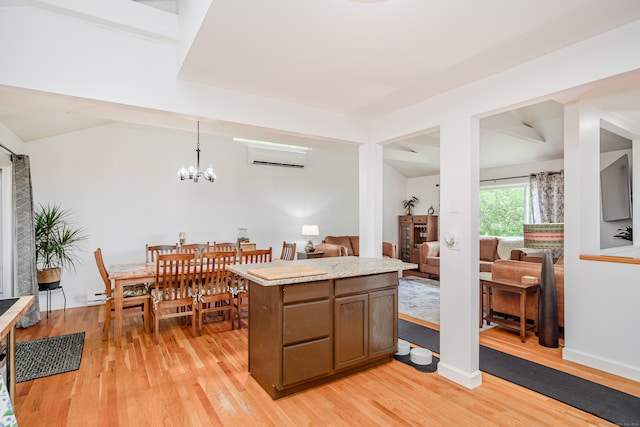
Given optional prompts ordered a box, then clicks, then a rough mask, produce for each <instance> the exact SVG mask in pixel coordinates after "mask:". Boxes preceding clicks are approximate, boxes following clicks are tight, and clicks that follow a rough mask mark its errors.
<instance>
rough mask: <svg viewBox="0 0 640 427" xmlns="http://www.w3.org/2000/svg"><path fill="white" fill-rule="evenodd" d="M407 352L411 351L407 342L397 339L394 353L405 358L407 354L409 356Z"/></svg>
mask: <svg viewBox="0 0 640 427" xmlns="http://www.w3.org/2000/svg"><path fill="white" fill-rule="evenodd" d="M409 351H411V346H410V345H409V342H408V341H405V340H400V339H399V340H398V351H397V352H396V354H397V355H398V356H406V355H407V354H409Z"/></svg>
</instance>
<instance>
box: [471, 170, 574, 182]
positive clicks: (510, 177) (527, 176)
mask: <svg viewBox="0 0 640 427" xmlns="http://www.w3.org/2000/svg"><path fill="white" fill-rule="evenodd" d="M561 172H562V171H558V172H545V173H549V174H552V175H555V174H559V173H561ZM531 175H535V173H532V174H529V175H520V176H507V177H504V178H493V179H481V180H480V182H491V181H503V180H505V179H518V178H529V177H530V176H531Z"/></svg>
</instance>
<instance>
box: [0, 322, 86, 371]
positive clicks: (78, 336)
mask: <svg viewBox="0 0 640 427" xmlns="http://www.w3.org/2000/svg"><path fill="white" fill-rule="evenodd" d="M83 348H84V332H78V333H75V334H68V335H61V336H57V337H48V338H40V339H37V340H29V341H21V342H17V343H16V383H20V382H23V381H29V380H34V379H36V378H43V377H48V376H51V375H56V374H62V373H64V372H70V371H75V370H78V369H79V368H80V359H82V349H83ZM4 350H5V349H4V348H3V353H4Z"/></svg>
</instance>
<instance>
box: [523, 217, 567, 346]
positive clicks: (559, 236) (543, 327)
mask: <svg viewBox="0 0 640 427" xmlns="http://www.w3.org/2000/svg"><path fill="white" fill-rule="evenodd" d="M523 229H524V247H525V248H530V249H544V254H543V256H542V271H541V273H540V296H539V298H538V342H539V343H540V345H542V346H544V347H551V348H556V347H558V295H557V293H556V276H555V272H554V269H553V257H552V254H551V249H564V224H560V223H545V224H524V225H523Z"/></svg>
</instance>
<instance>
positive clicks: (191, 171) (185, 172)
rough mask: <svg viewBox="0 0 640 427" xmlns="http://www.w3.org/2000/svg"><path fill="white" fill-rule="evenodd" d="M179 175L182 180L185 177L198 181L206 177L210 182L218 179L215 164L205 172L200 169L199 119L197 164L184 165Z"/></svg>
mask: <svg viewBox="0 0 640 427" xmlns="http://www.w3.org/2000/svg"><path fill="white" fill-rule="evenodd" d="M178 176H179V177H180V181H184V180H185V179H192V180H193V182H198V180H199V179H200V178H201V177H204V179H206V180H207V181H209V182H214V181H215V180H216V173H215V171H214V170H213V166H209V167H208V168H207V169H206V170H205V171H204V172H201V171H200V121H198V145H197V148H196V165H195V167H194V166H189V167H188V168H185V167H184V166H182V167H181V168H180V169H179V170H178Z"/></svg>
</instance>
